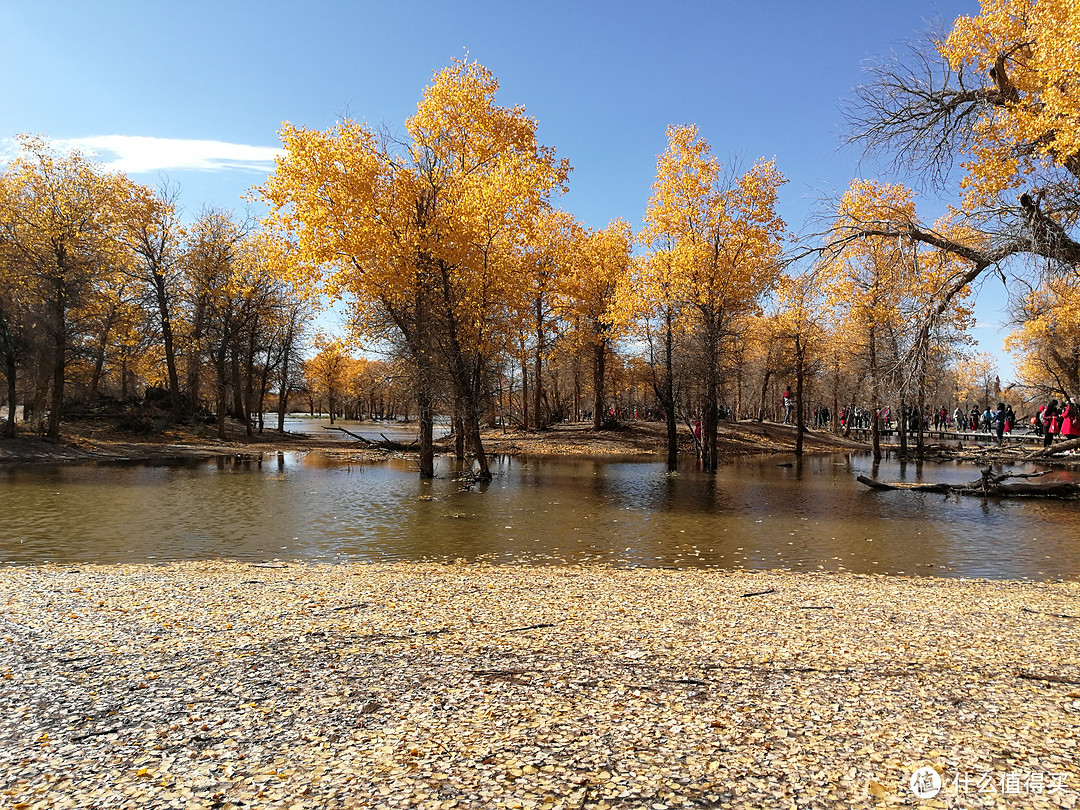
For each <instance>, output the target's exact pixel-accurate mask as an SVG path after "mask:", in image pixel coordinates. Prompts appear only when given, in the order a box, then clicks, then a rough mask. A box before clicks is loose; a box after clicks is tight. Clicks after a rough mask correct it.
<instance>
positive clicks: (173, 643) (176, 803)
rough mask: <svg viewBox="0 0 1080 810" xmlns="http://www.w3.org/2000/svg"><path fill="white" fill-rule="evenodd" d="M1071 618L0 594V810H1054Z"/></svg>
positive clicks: (671, 595) (912, 599)
mask: <svg viewBox="0 0 1080 810" xmlns="http://www.w3.org/2000/svg"><path fill="white" fill-rule="evenodd" d="M748 596H752V597H753V598H747V597H748ZM826 605H827V606H828V610H824V609H821V607H822V606H826ZM1078 612H1080V583H1075V582H1015V581H981V580H960V579H917V578H900V577H883V576H864V575H854V574H834V573H824V572H823V573H820V574H806V573H790V572H771V571H770V572H751V571H714V570H708V571H706V570H682V571H670V570H659V569H617V568H610V567H603V566H584V567H542V566H494V565H487V564H476V563H463V562H459V563H456V564H443V563H393V564H391V563H387V564H383V563H376V564H335V565H305V564H294V563H288V564H285V563H274V564H272V565H260V566H254V565H251V564H246V563H242V562H226V561H205V562H183V563H174V564H169V565H155V566H150V565H121V566H92V565H85V566H79V567H77V568H75V567H71V566H54V565H45V566H35V567H7V568H3V569H0V675H2V679H0V718H3V719H2V720H0V797H2V798H0V804H5V805H6V806H8V807H13V808H17V809H18V810H27V809H28V808H65V807H94V808H112V807H150V806H153V807H176V808H213V809H214V810H217V809H218V808H221V809H224V808H252V807H282V808H354V807H355V808H359V807H430V808H452V807H461V808H470V807H480V808H488V807H491V808H495V807H507V808H516V807H521V808H608V807H634V808H639V807H640V808H654V810H662V809H663V808H674V807H876V806H894V805H900V806H902V805H909V806H927V807H952V806H957V807H981V806H1003V805H1007V806H1009V807H1017V806H1024V807H1073V806H1074V805H1075V804H1076V798H1077V791H1078V790H1080V764H1078V758H1080V750H1078V748H1077V729H1078V728H1080V722H1078V721H1080V700H1078V698H1080V692H1078V688H1080V687H1078V686H1076V685H1075V684H1076V683H1077V682H1080V643H1078V642H1080V638H1078V636H1080V622H1078V621H1074V620H1073V619H1072V617H1073V616H1075V615H1076V614H1077V613H1078ZM923 766H931V767H934V768H935V769H936V770H937V771H938V772H939V773H940V774H941V775H942V780H943V782H944V783H945V784H944V787H943V789H942V791H941V793H940V794H939V795H938V796H937V797H936V798H935V799H932V800H929V801H926V800H921V799H919V798H918V797H916V796H915V795H914V794H913V792H912V791H911V789H910V787H909V777H910V775H911V773H912V772H913V771H914V770H915V769H917V768H919V767H923ZM1033 774H1039V775H1040V780H1039V781H1038V782H1035V781H1033V777H1032V775H1033ZM1017 775H1026V776H1027V778H1028V779H1029V780H1032V781H1027V782H1024V785H1025V786H1027V789H1026V790H1025V791H1019V790H1014V791H1011V792H1010V793H1007V792H1006V791H1007V790H1008V788H1009V787H1010V786H1011V787H1013V788H1015V787H1016V785H1017V784H1018V782H1017V781H1016V780H1017V779H1019V776H1017ZM984 776H986V777H987V778H986V779H985V783H986V785H989V786H990V787H991V788H994V787H996V788H997V789H996V790H982V791H977V790H976V780H980V784H981V783H982V780H983V777H984ZM961 778H963V780H964V781H959V780H960V779H961ZM969 779H970V781H969ZM1008 780H1012V781H1008Z"/></svg>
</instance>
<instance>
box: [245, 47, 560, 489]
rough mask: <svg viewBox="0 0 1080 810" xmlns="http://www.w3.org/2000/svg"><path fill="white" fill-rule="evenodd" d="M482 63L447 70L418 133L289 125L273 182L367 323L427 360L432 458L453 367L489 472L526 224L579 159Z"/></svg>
mask: <svg viewBox="0 0 1080 810" xmlns="http://www.w3.org/2000/svg"><path fill="white" fill-rule="evenodd" d="M497 90H498V83H497V82H496V80H495V77H494V76H493V75H492V74H491V73H490V71H488V70H486V69H485V68H483V67H482V66H480V65H479V64H477V63H475V62H474V63H466V62H455V63H454V64H452V65H451V66H450V67H448V68H446V69H445V70H443V71H441V72H439V73H438V74H436V76H435V79H434V81H433V82H432V84H431V85H430V86H429V87H428V88H427V89H426V90H425V92H424V95H423V98H422V99H421V101H420V104H419V105H418V107H417V113H416V115H415V116H413V117H412V118H410V119H409V120H408V121H407V122H406V131H407V133H408V136H409V139H408V141H407V142H406V143H404V144H396V145H393V144H391V143H390V142H389V141H388V139H386V138H380V137H379V136H378V135H377V134H376V133H375V132H374V131H372V130H371V129H369V128H368V127H366V126H363V125H361V124H358V123H356V122H354V121H344V122H342V123H340V124H338V125H337V126H336V127H334V128H332V129H330V130H327V131H324V132H312V131H308V130H302V129H297V128H295V127H291V126H289V125H286V126H285V127H284V128H283V129H282V132H281V135H282V141H283V145H284V149H285V156H284V157H283V158H281V159H280V160H279V161H278V165H277V169H276V171H275V173H274V175H272V176H271V178H270V180H269V181H268V182H267V184H266V185H265V186H263V188H262V189H261V193H262V195H263V197H264V198H265V199H266V200H267V201H268V202H269V203H270V205H271V206H272V208H273V209H274V212H275V216H276V217H277V218H278V220H279V221H280V222H281V224H282V225H283V226H284V227H285V228H286V229H287V230H289V231H291V232H292V233H293V234H295V237H296V241H297V243H298V245H299V247H300V250H301V253H302V255H303V256H304V258H305V259H306V260H307V261H308V263H309V264H310V265H311V266H313V267H327V268H329V270H330V274H329V277H328V278H327V288H328V289H329V290H330V291H331V292H332V293H334V294H337V295H342V296H346V297H347V298H348V299H349V301H350V303H351V304H352V305H353V307H354V312H355V317H354V319H353V323H354V324H355V325H356V327H357V329H358V331H359V332H361V333H362V334H364V335H365V336H367V337H369V338H370V337H376V338H378V337H381V336H383V335H385V334H386V333H387V331H388V330H389V331H393V332H395V333H396V334H398V335H399V336H400V337H401V339H402V340H403V342H404V343H405V344H406V345H407V347H408V349H409V352H410V354H411V355H412V358H413V361H414V363H415V364H416V368H417V390H418V391H419V395H418V399H419V403H418V404H419V407H420V420H421V435H420V472H421V475H422V476H431V475H433V474H434V467H433V461H432V452H431V447H432V445H431V426H432V420H433V417H434V408H435V387H436V386H435V380H436V378H437V376H438V375H439V373H440V372H444V373H445V374H446V376H447V377H448V378H449V380H450V382H451V384H452V387H453V389H454V394H455V396H456V397H457V398H458V399H459V400H460V402H461V405H462V409H463V415H464V422H465V429H466V432H467V434H468V438H469V440H470V444H471V446H472V449H473V452H474V453H475V455H476V459H477V463H478V465H479V472H478V475H479V477H480V478H481V479H488V478H490V472H489V470H488V464H487V458H486V455H485V454H484V450H483V445H482V443H481V441H480V427H479V424H480V414H481V407H482V403H481V400H482V397H483V394H484V379H485V375H486V374H487V373H488V372H489V371H490V367H491V365H492V362H493V359H494V355H495V353H496V352H497V350H498V349H499V348H501V347H502V346H503V345H504V333H505V329H506V328H507V303H506V302H507V300H508V299H509V298H510V295H509V290H510V289H512V288H513V287H514V286H516V278H515V269H516V268H517V267H518V266H519V265H518V258H519V253H520V250H521V248H522V242H523V234H524V231H525V227H526V224H527V223H528V222H529V221H530V220H532V219H533V218H534V217H535V216H536V213H537V211H538V210H539V207H540V206H541V205H542V204H543V203H544V202H545V201H546V200H547V199H548V198H549V197H550V195H551V194H553V193H555V192H557V191H559V190H561V189H562V187H563V184H564V182H565V180H566V177H567V173H568V172H569V166H568V165H567V164H566V162H565V161H558V160H557V159H556V158H555V154H554V150H552V149H550V148H548V147H544V146H542V145H540V144H539V143H538V142H537V140H536V122H535V121H533V120H532V119H531V118H528V117H527V116H526V115H525V111H524V109H523V108H521V107H500V106H498V105H497V104H496V103H495V94H496V91H497Z"/></svg>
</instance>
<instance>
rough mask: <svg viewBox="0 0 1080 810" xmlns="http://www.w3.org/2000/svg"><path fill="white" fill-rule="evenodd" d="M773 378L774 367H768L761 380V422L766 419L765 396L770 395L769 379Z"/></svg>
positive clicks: (759, 410)
mask: <svg viewBox="0 0 1080 810" xmlns="http://www.w3.org/2000/svg"><path fill="white" fill-rule="evenodd" d="M771 379H772V369H771V368H766V369H765V376H764V378H763V379H762V381H761V407H760V408H758V417H757V420H758V421H759V422H761V421H762V420H764V419H765V397H766V396H768V393H769V380H771Z"/></svg>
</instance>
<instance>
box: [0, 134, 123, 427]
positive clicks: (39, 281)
mask: <svg viewBox="0 0 1080 810" xmlns="http://www.w3.org/2000/svg"><path fill="white" fill-rule="evenodd" d="M20 142H21V146H22V151H21V152H20V154H19V155H18V156H17V157H16V158H15V160H14V161H12V162H11V163H10V164H8V165H7V166H6V167H5V168H4V171H3V173H2V179H0V185H3V186H4V193H3V195H2V196H0V205H2V206H3V207H2V209H0V222H2V223H3V229H4V239H5V248H4V250H5V253H6V254H7V258H8V260H9V261H10V262H13V263H14V264H16V265H17V266H18V267H19V268H21V273H23V278H24V280H25V281H26V283H27V285H28V287H29V295H30V298H31V299H32V304H33V306H34V307H35V308H36V309H37V313H38V317H39V319H40V320H39V324H40V326H41V327H42V328H41V331H42V333H43V336H44V340H43V341H42V342H41V345H40V346H39V348H40V350H41V351H42V353H43V354H44V356H46V357H47V358H48V359H47V361H46V362H47V363H48V365H49V368H50V371H51V373H50V378H51V379H50V387H49V391H50V393H49V400H48V405H47V408H48V414H49V418H48V435H49V437H50V438H52V439H57V438H59V436H60V421H61V418H62V415H63V409H64V400H65V390H66V389H65V386H66V384H67V376H68V361H69V355H70V352H71V349H72V346H73V342H74V341H75V340H76V338H77V336H78V335H77V328H76V325H75V324H74V323H73V321H72V312H73V311H74V310H75V309H76V308H77V307H79V306H80V305H82V304H84V303H86V301H87V300H88V299H89V298H90V296H91V295H92V294H93V292H94V288H95V286H98V285H106V286H107V285H108V284H109V283H110V280H111V278H112V276H113V275H114V274H115V273H117V272H118V268H119V267H120V265H122V264H123V263H124V262H125V261H127V259H128V256H127V254H126V252H125V250H124V247H123V244H122V242H121V240H120V239H119V233H118V231H119V223H120V221H121V219H122V217H123V202H124V200H125V199H126V198H127V193H126V189H127V186H128V185H129V182H130V181H128V180H127V178H125V177H123V176H122V175H116V174H109V173H106V172H103V171H101V170H100V168H99V167H98V166H97V165H95V164H94V163H93V162H91V161H89V160H87V159H86V158H85V157H83V156H82V155H81V154H80V153H78V152H71V153H68V154H63V155H61V154H58V153H56V152H55V151H54V150H53V149H52V148H51V146H50V145H49V144H48V143H47V142H46V141H44V140H43V139H41V138H33V137H25V136H24V137H22V138H20Z"/></svg>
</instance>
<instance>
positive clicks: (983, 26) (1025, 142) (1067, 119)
mask: <svg viewBox="0 0 1080 810" xmlns="http://www.w3.org/2000/svg"><path fill="white" fill-rule="evenodd" d="M939 48H940V51H941V53H942V55H943V56H945V57H946V58H947V59H948V60H949V61H950V63H951V64H952V67H953V69H954V70H965V69H966V70H969V71H974V72H975V73H977V74H978V75H979V76H982V77H985V78H984V81H985V86H986V89H987V98H988V100H989V101H990V103H988V104H987V105H986V107H985V112H984V114H983V117H982V118H981V120H980V121H979V122H978V124H977V125H976V129H975V132H974V135H975V140H974V141H973V143H972V144H971V159H970V160H969V161H968V162H967V163H966V164H965V167H966V168H967V170H968V173H969V174H968V176H967V177H966V178H965V180H964V184H965V185H966V186H967V187H968V188H969V189H970V196H969V202H971V203H975V202H980V201H986V200H988V199H991V198H993V197H994V196H996V195H997V194H999V193H1000V192H1002V191H1004V190H1005V189H1008V188H1015V187H1016V186H1018V185H1019V184H1020V183H1022V182H1024V180H1025V178H1029V177H1030V176H1031V175H1032V174H1033V173H1035V172H1036V171H1038V170H1039V169H1040V168H1041V167H1045V168H1050V167H1066V168H1068V169H1069V171H1071V172H1072V173H1073V174H1076V173H1077V169H1078V168H1080V164H1078V160H1080V80H1078V77H1080V11H1078V10H1077V7H1076V4H1075V3H1074V2H1071V0H1040V2H1035V0H983V1H982V4H981V13H980V14H979V15H978V16H973V17H960V18H959V19H958V20H957V21H956V23H955V24H954V26H953V29H952V31H951V32H950V34H949V36H948V37H947V39H946V40H945V41H944V42H942V43H940V45H939Z"/></svg>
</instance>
